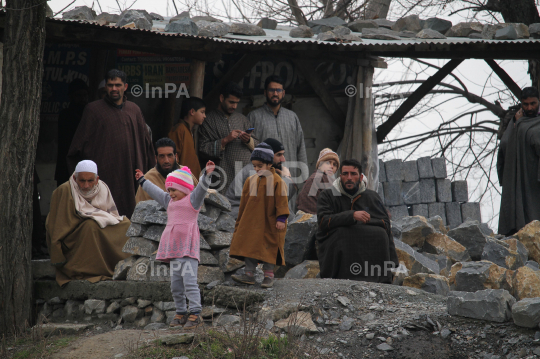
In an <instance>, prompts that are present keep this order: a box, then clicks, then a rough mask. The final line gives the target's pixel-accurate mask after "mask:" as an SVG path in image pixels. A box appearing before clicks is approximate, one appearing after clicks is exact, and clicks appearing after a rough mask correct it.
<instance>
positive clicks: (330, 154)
mask: <svg viewBox="0 0 540 359" xmlns="http://www.w3.org/2000/svg"><path fill="white" fill-rule="evenodd" d="M331 160H334V161H336V163H337V166H338V168H339V156H338V154H337V153H335V152H334V151H332V150H331V149H329V148H324V149H323V150H322V151H321V153H319V159H318V160H317V164H316V165H315V168H319V165H320V164H321V163H322V162H324V161H331Z"/></svg>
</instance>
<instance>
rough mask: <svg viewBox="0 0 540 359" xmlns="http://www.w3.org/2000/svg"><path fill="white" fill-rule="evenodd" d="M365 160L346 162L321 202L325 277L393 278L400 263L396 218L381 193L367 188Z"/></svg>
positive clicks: (319, 236)
mask: <svg viewBox="0 0 540 359" xmlns="http://www.w3.org/2000/svg"><path fill="white" fill-rule="evenodd" d="M362 177H363V175H362V165H361V164H360V163H359V162H358V161H356V160H354V159H352V160H345V161H343V162H342V163H341V174H340V177H339V178H337V179H336V180H335V181H334V183H333V184H332V187H331V188H329V189H326V190H324V191H322V192H321V194H320V195H319V199H318V201H317V220H318V223H319V229H318V232H317V241H318V256H319V264H320V267H321V278H337V279H351V280H361V281H366V282H377V283H392V276H393V273H392V271H391V269H393V268H396V267H397V266H398V265H399V261H398V257H397V254H396V249H395V247H394V241H393V239H392V229H391V227H390V219H389V218H388V214H387V212H386V210H385V208H384V205H383V204H382V201H381V199H380V197H379V195H378V194H377V192H375V191H372V190H369V189H366V185H365V184H364V182H363V181H362Z"/></svg>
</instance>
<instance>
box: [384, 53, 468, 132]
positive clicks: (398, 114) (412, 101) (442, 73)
mask: <svg viewBox="0 0 540 359" xmlns="http://www.w3.org/2000/svg"><path fill="white" fill-rule="evenodd" d="M462 62H463V60H462V59H459V60H450V61H449V62H448V63H446V65H444V66H443V67H441V69H440V70H439V71H437V73H435V74H434V75H433V76H431V77H430V78H428V79H427V80H426V81H425V82H424V83H423V84H422V85H420V86H419V87H418V88H417V89H416V90H415V91H414V92H413V94H412V95H411V96H409V97H408V98H407V100H405V102H403V103H402V104H401V106H399V108H398V109H397V110H396V111H395V112H394V113H393V114H392V115H391V116H390V117H389V118H388V120H386V122H385V123H383V124H382V125H380V126H379V127H377V143H382V141H383V140H384V139H385V138H386V136H388V134H389V133H390V131H392V129H393V128H394V127H396V125H397V124H398V123H399V122H400V121H401V120H402V119H403V118H404V117H405V116H406V115H407V114H408V113H409V111H410V110H412V109H413V107H414V106H416V104H418V102H420V100H422V99H423V98H424V96H425V95H427V93H428V92H429V91H431V90H433V88H434V87H435V86H437V84H438V83H439V82H441V81H442V80H443V79H444V78H445V77H446V76H448V74H450V73H451V72H452V71H454V69H455V68H456V67H458V65H459V64H461V63H462Z"/></svg>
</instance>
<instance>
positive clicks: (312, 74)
mask: <svg viewBox="0 0 540 359" xmlns="http://www.w3.org/2000/svg"><path fill="white" fill-rule="evenodd" d="M293 62H294V64H295V66H296V68H297V69H298V70H300V72H301V73H302V75H304V78H305V79H306V81H307V82H308V83H309V85H310V86H311V88H313V90H314V91H315V93H316V94H317V96H319V97H320V99H321V101H322V103H323V104H324V106H325V107H326V109H327V110H328V112H329V113H330V116H332V120H334V122H335V123H336V124H337V125H338V126H339V128H340V130H341V131H343V130H344V128H345V120H346V118H345V116H346V114H345V112H343V110H342V108H341V107H340V106H339V105H338V104H337V102H336V100H335V99H334V97H333V96H332V95H331V94H330V92H329V91H328V89H327V86H326V85H325V84H324V82H323V80H322V79H321V78H320V76H319V75H317V72H316V69H315V66H314V65H313V64H312V63H311V62H310V61H306V60H298V59H293Z"/></svg>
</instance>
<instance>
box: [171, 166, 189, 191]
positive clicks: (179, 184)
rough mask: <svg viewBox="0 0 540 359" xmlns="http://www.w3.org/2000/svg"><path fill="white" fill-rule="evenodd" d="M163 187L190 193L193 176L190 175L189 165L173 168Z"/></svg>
mask: <svg viewBox="0 0 540 359" xmlns="http://www.w3.org/2000/svg"><path fill="white" fill-rule="evenodd" d="M165 188H166V189H169V188H174V189H176V190H179V191H181V192H184V193H185V194H190V193H191V191H193V188H194V186H193V177H191V170H190V169H189V167H186V166H184V167H182V168H180V169H178V170H175V171H173V172H171V173H169V175H168V176H167V179H166V180H165Z"/></svg>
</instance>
